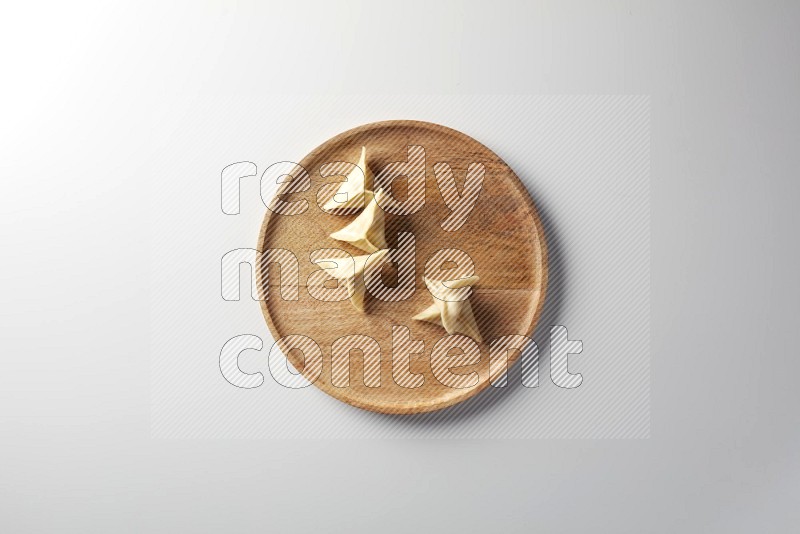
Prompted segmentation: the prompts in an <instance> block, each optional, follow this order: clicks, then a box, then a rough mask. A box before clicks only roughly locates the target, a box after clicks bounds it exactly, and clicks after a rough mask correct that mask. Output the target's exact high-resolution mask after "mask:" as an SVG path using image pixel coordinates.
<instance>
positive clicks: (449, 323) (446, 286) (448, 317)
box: [414, 276, 483, 342]
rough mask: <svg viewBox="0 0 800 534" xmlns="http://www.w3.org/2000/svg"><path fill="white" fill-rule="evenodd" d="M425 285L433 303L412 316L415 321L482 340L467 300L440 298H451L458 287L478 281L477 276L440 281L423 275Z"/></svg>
mask: <svg viewBox="0 0 800 534" xmlns="http://www.w3.org/2000/svg"><path fill="white" fill-rule="evenodd" d="M423 280H424V281H425V285H427V286H428V290H429V291H430V292H431V295H432V296H433V304H431V305H430V306H429V307H428V308H426V309H425V310H423V311H422V312H420V313H418V314H417V315H415V316H414V320H415V321H426V322H428V323H433V324H436V325H439V326H441V327H443V328H444V329H445V330H446V331H447V333H448V334H464V335H466V336H469V337H471V338H472V339H474V340H475V341H478V342H480V341H483V339H482V338H481V333H480V331H479V330H478V324H477V323H476V322H475V316H474V315H473V313H472V306H471V305H470V303H469V299H467V300H459V301H450V300H440V299H439V298H437V295H439V296H441V297H442V298H453V297H455V296H456V294H457V291H456V290H458V289H461V288H464V287H468V286H472V285H474V284H475V283H476V282H477V281H478V277H477V276H470V277H467V278H462V279H460V280H450V281H444V282H443V283H440V282H438V281H433V280H428V279H427V278H424V277H423Z"/></svg>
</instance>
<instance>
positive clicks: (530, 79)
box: [0, 2, 800, 533]
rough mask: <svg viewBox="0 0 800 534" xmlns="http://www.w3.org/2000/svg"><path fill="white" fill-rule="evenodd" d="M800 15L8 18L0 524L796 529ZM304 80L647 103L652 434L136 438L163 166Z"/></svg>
mask: <svg viewBox="0 0 800 534" xmlns="http://www.w3.org/2000/svg"><path fill="white" fill-rule="evenodd" d="M19 5H21V4H19ZM799 10H800V8H799V7H798V5H797V4H796V3H789V2H758V3H756V2H752V3H742V2H736V3H730V2H725V3H722V2H663V3H659V4H655V3H644V2H613V3H611V2H553V3H547V4H545V3H530V4H527V3H526V4H522V3H519V4H507V3H503V2H490V3H485V4H467V3H453V2H447V3H444V2H443V3H437V4H436V5H431V3H427V2H426V3H414V2H403V3H397V2H394V3H381V4H376V3H367V2H364V3H357V2H350V3H347V4H344V3H333V2H326V3H324V4H322V3H320V4H300V3H295V2H284V3H281V4H275V5H272V4H267V3H263V4H262V5H260V6H258V7H256V6H252V5H245V4H238V5H237V4H233V3H229V4H226V5H225V6H217V7H212V6H210V5H209V4H207V3H192V4H189V3H187V4H184V5H181V4H173V5H172V6H171V7H167V6H164V5H161V4H151V5H148V4H144V3H133V2H132V3H130V4H128V5H112V4H97V5H82V6H78V5H74V4H63V5H61V4H59V5H56V4H53V5H46V4H44V5H40V4H36V5H30V6H28V7H25V8H22V7H18V5H17V4H15V5H13V6H11V7H6V8H5V9H4V12H3V15H2V17H0V45H1V46H0V50H2V57H3V63H2V65H3V77H2V85H0V91H2V100H1V102H2V104H1V105H2V115H1V116H0V125H2V126H0V132H2V142H3V145H2V146H3V149H2V152H0V154H2V156H0V158H1V159H0V161H2V163H1V164H2V172H3V178H2V180H3V184H4V186H5V187H4V188H3V194H2V195H0V202H1V203H2V210H0V213H2V215H1V216H2V224H0V228H2V230H0V231H1V232H2V236H3V243H4V245H5V249H6V251H7V252H6V254H5V256H4V258H3V259H4V262H3V264H2V267H0V275H1V276H2V278H0V280H2V289H3V296H4V306H3V321H2V322H1V323H0V332H2V341H3V352H2V354H3V371H2V373H0V525H2V530H4V531H9V532H35V531H54V530H58V531H68V532H94V531H103V532H107V531H115V532H142V531H148V532H150V531H164V532H167V531H193V532H212V531H221V530H224V531H236V532H247V531H255V530H259V531H264V530H267V531H270V532H272V531H280V530H284V531H296V532H311V531H314V532H317V531H320V530H324V531H334V532H335V531H342V530H353V531H385V532H402V531H408V530H411V531H420V530H421V531H427V530H432V529H434V528H441V529H447V530H459V529H461V530H469V531H478V530H488V529H491V530H496V531H507V532H514V531H520V532H522V531H525V532H529V531H531V530H534V529H536V530H542V531H545V532H556V531H557V532H584V531H587V530H589V529H592V530H599V531H602V532H637V533H638V532H676V531H680V532H751V531H765V532H787V531H791V530H793V529H794V528H795V525H796V523H797V520H798V519H799V518H798V511H797V496H798V494H800V465H799V464H800V459H799V458H798V455H797V450H798V445H800V420H799V419H800V418H799V417H798V408H797V406H798V401H799V400H800V398H799V397H800V394H799V393H798V390H797V387H796V384H795V374H796V373H797V371H798V368H799V367H800V363H798V359H797V355H796V347H795V344H794V338H795V335H796V331H797V327H798V322H799V321H798V319H800V317H798V313H799V312H798V306H797V302H798V299H799V298H800V284H799V283H798V278H797V261H798V240H797V236H796V229H797V227H798V218H797V215H796V203H797V199H798V193H800V191H798V185H797V184H798V182H797V169H798V168H799V167H800V165H799V164H800V155H798V154H799V153H798V150H797V146H798V141H800V130H798V126H797V125H798V120H799V119H800V106H799V105H798V102H797V95H798V94H800V81H799V80H800V64H798V62H797V60H796V50H797V49H798V44H799V43H798V40H799V39H798V32H797V26H798V22H799V21H800V13H799V12H798V11H799ZM293 93H305V94H344V93H361V94H370V95H376V94H380V95H392V94H404V95H410V94H427V95H436V94H483V93H510V94H568V93H578V94H597V93H609V94H649V95H651V101H650V102H651V113H652V114H651V133H652V137H651V142H652V144H651V177H652V190H651V193H652V214H651V216H652V219H651V220H652V270H651V275H652V301H651V302H652V397H651V400H652V406H651V408H652V412H651V413H652V420H651V432H650V435H651V438H650V439H649V440H627V441H625V440H623V441H620V440H582V441H568V440H563V441H557V440H540V441H537V440H532V441H531V440H529V441H386V442H381V441H374V440H372V441H366V442H359V441H270V440H252V441H248V440H217V441H210V440H209V441H203V440H154V439H151V434H150V428H151V417H150V403H151V395H150V394H151V391H150V343H149V336H148V332H149V328H150V316H149V310H150V308H149V305H150V302H151V299H152V296H153V295H152V294H151V291H152V289H151V285H150V257H149V254H150V235H151V234H150V231H151V226H156V227H157V226H158V224H159V218H158V214H157V213H152V211H151V202H150V197H149V195H150V194H151V193H152V191H154V190H158V187H159V184H160V183H163V182H166V181H169V180H170V179H171V178H172V177H171V176H169V175H160V174H153V172H152V169H153V168H154V165H153V162H157V161H164V160H165V158H166V159H169V158H174V161H175V162H177V163H175V165H176V166H178V165H179V164H180V163H181V162H186V169H187V172H194V169H195V166H194V165H192V164H191V159H192V158H193V157H194V156H197V157H199V155H201V154H206V153H214V151H215V150H216V146H217V144H216V143H215V140H219V141H220V142H221V141H222V140H224V139H226V138H229V137H230V136H231V135H234V134H232V133H231V132H234V131H235V132H236V133H235V135H236V137H237V138H241V139H249V140H250V144H248V143H242V145H241V147H240V151H241V154H243V155H244V158H250V157H251V155H252V154H256V156H255V157H259V156H258V153H259V150H260V148H259V147H258V141H259V137H260V135H261V132H263V131H264V130H266V129H268V128H270V124H268V123H265V120H267V119H265V118H264V117H263V116H259V115H258V114H254V113H253V109H255V107H256V106H255V104H256V103H263V102H268V101H269V99H270V95H272V94H293ZM354 122H358V121H354ZM220 126H221V127H220ZM348 126H349V125H348ZM209 127H213V128H214V129H213V130H209V129H207V128H209ZM341 129H343V128H341V127H339V126H331V131H330V132H318V133H317V132H315V135H317V134H318V135H319V136H320V138H322V139H324V138H326V137H327V136H328V135H329V134H333V133H336V132H337V131H339V130H341ZM470 133H473V134H474V135H475V136H476V137H479V138H480V135H479V133H476V132H470ZM198 140H202V142H198ZM220 158H224V159H226V161H225V163H229V162H230V161H227V159H228V155H227V154H221V155H220ZM170 168H172V166H170ZM215 178H216V177H215ZM206 179H207V177H206V176H205V175H202V176H200V175H198V176H197V180H198V182H202V181H204V180H206ZM193 191H194V190H187V192H186V194H187V195H192V194H193ZM201 209H204V208H203V207H202V206H198V210H201ZM164 231H173V229H171V228H165V229H164ZM174 276H175V277H176V279H180V277H181V272H180V271H179V270H176V272H175V274H174Z"/></svg>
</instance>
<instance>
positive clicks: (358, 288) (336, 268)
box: [314, 249, 388, 312]
mask: <svg viewBox="0 0 800 534" xmlns="http://www.w3.org/2000/svg"><path fill="white" fill-rule="evenodd" d="M387 252H388V250H386V249H384V250H379V251H378V252H375V253H374V254H364V255H363V256H353V261H354V262H355V269H351V268H350V266H351V265H352V264H351V263H350V262H349V261H342V260H343V258H324V259H320V260H315V261H314V263H316V264H317V265H319V266H320V267H322V268H323V269H325V271H326V273H327V274H328V276H330V277H331V278H335V279H337V280H339V282H340V283H344V284H345V287H347V293H348V294H349V295H350V303H351V304H352V305H353V306H354V307H355V309H357V310H358V311H360V312H363V311H364V294H365V292H366V286H365V285H364V269H365V268H366V266H367V260H368V259H369V258H370V257H373V258H374V259H373V261H378V260H380V259H381V258H382V257H383V255H384V254H386V253H387Z"/></svg>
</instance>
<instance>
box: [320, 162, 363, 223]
mask: <svg viewBox="0 0 800 534" xmlns="http://www.w3.org/2000/svg"><path fill="white" fill-rule="evenodd" d="M356 166H357V167H358V168H357V169H356V168H354V169H353V170H352V171H350V173H349V174H348V175H347V181H346V182H342V185H341V186H339V190H338V191H336V194H335V195H333V196H332V197H331V198H330V199H329V200H328V201H327V202H326V203H325V205H324V206H322V209H323V210H326V211H328V210H343V209H349V208H363V207H364V206H366V205H367V203H368V202H369V201H370V200H372V191H370V189H371V188H372V181H373V175H372V171H371V170H370V168H369V166H368V165H367V147H363V146H362V147H361V157H360V158H359V159H358V163H356Z"/></svg>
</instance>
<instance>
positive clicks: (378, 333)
mask: <svg viewBox="0 0 800 534" xmlns="http://www.w3.org/2000/svg"><path fill="white" fill-rule="evenodd" d="M408 145H421V146H423V147H424V148H425V152H426V161H425V166H426V199H425V206H424V208H422V210H420V211H419V212H417V213H415V214H413V215H407V216H398V215H392V214H389V213H387V214H386V240H387V243H388V244H389V246H390V247H393V246H394V245H395V244H396V240H397V233H398V232H400V231H406V232H412V233H413V234H414V235H415V237H416V291H415V292H414V295H413V296H412V297H411V298H410V299H408V300H405V301H402V302H383V301H380V300H377V299H374V298H371V297H370V296H369V295H368V296H367V309H366V311H367V313H365V314H361V313H359V312H357V311H356V310H355V309H354V308H353V307H352V306H351V305H350V303H349V302H348V301H342V302H323V301H319V300H316V299H314V298H313V297H311V296H310V295H309V294H308V291H306V289H305V288H304V287H301V290H300V298H299V300H297V301H286V300H283V299H281V298H280V294H279V288H278V287H277V285H278V283H279V282H278V277H277V276H270V277H269V283H268V284H266V283H264V282H263V281H260V283H259V290H260V292H261V295H262V296H261V298H262V299H263V300H262V301H261V307H262V311H263V313H264V317H265V319H266V321H267V325H268V326H269V329H270V331H271V333H272V335H273V336H274V337H275V339H279V338H281V337H283V336H286V335H289V334H302V335H305V336H308V337H310V338H312V339H314V340H315V341H316V342H317V344H318V345H319V346H320V348H321V349H322V354H323V371H322V375H321V377H320V378H319V379H318V380H316V382H315V383H314V385H315V386H317V387H318V388H320V389H321V390H322V391H324V392H326V393H328V394H329V395H332V396H333V397H335V398H337V399H339V400H341V401H344V402H346V403H348V404H351V405H353V406H357V407H359V408H364V409H368V410H373V411H377V412H382V413H394V414H411V413H419V412H426V411H432V410H437V409H441V408H445V407H447V406H452V405H453V404H456V403H458V402H461V401H463V400H466V399H468V398H469V397H472V396H473V395H475V394H477V393H478V392H479V391H481V390H483V389H485V388H486V387H487V386H489V345H488V342H489V341H491V340H492V339H495V338H497V337H500V336H503V335H508V334H521V335H526V336H530V335H531V334H532V332H533V329H534V328H535V326H536V322H537V320H538V318H539V314H540V312H541V308H542V305H543V302H544V295H545V288H546V285H547V253H546V247H545V239H544V231H543V228H542V225H541V222H540V220H539V217H538V215H537V213H536V209H535V207H534V204H533V201H532V199H531V198H530V195H529V194H528V192H527V191H526V189H525V188H524V186H523V185H522V183H521V182H520V180H519V179H518V178H517V176H516V175H515V174H514V172H513V171H512V170H511V169H510V168H509V167H508V165H506V164H505V163H504V162H503V161H502V160H501V159H500V158H499V157H498V156H497V155H495V154H494V153H493V152H492V151H490V150H489V149H488V148H486V147H485V146H483V145H482V144H480V143H479V142H477V141H476V140H474V139H472V138H471V137H469V136H467V135H465V134H462V133H460V132H458V131H455V130H452V129H450V128H446V127H444V126H440V125H436V124H431V123H425V122H417V121H385V122H378V123H372V124H366V125H363V126H359V127H357V128H355V129H352V130H349V131H347V132H344V133H342V134H340V135H338V136H336V137H334V138H332V139H330V140H328V141H326V142H325V143H324V144H322V145H321V146H319V147H318V148H316V149H315V150H314V151H313V152H311V153H310V154H309V155H307V156H306V157H305V158H303V159H302V160H301V161H300V164H301V165H302V166H303V167H304V168H305V169H306V170H307V171H308V173H309V175H310V176H311V180H312V186H311V189H310V190H308V191H305V192H302V193H294V194H292V195H291V197H290V198H287V200H298V199H307V200H308V202H309V208H308V210H306V211H305V212H304V213H302V214H299V215H293V216H286V215H276V214H273V213H272V212H270V211H269V210H267V214H266V216H265V218H264V222H263V224H262V227H261V234H260V236H259V240H258V246H257V248H258V249H259V250H262V251H263V250H266V249H274V248H283V249H287V250H290V251H292V252H293V253H294V254H295V255H296V256H297V258H298V260H299V263H300V284H301V286H305V284H306V280H307V279H308V276H309V274H311V272H313V271H316V270H318V269H319V267H318V266H317V265H315V264H313V263H312V262H311V261H310V260H309V254H310V253H311V251H313V250H316V249H320V248H341V249H343V250H346V251H348V252H350V253H351V254H353V255H360V254H364V252H363V251H360V250H358V249H356V248H354V247H351V246H350V245H349V244H346V243H342V242H340V241H336V240H334V239H332V238H331V237H329V234H330V233H331V232H333V231H335V230H338V229H340V228H342V227H343V226H344V225H345V224H347V223H348V222H350V221H351V220H352V219H353V218H354V217H355V215H344V216H343V215H330V214H327V213H325V212H323V211H322V210H320V209H319V207H318V206H317V204H316V196H317V191H318V190H319V188H320V186H322V185H323V184H325V183H331V182H336V181H341V180H342V178H337V177H330V178H327V179H323V178H321V176H320V173H319V168H320V166H321V165H322V164H324V163H328V162H333V161H350V162H353V163H355V162H356V161H357V160H358V156H359V153H360V150H361V147H362V146H366V147H367V157H368V164H369V166H370V168H371V169H372V170H373V172H375V173H376V174H377V173H378V171H379V170H380V169H382V168H384V167H385V166H386V165H387V164H389V163H391V162H395V161H405V160H406V157H407V147H408ZM438 162H447V163H449V164H450V166H451V167H452V169H453V173H454V175H455V177H456V183H457V184H458V187H459V188H461V187H463V183H464V178H465V176H466V171H467V167H468V166H469V164H470V163H473V162H478V163H482V164H484V165H485V168H486V176H485V179H484V184H483V190H482V192H481V196H480V198H479V199H478V201H477V203H476V206H475V208H474V210H473V212H472V214H471V215H470V217H469V219H468V220H467V222H466V223H465V224H464V226H462V227H461V228H460V229H459V230H457V231H455V232H447V231H445V230H443V229H442V227H441V223H442V221H444V220H445V218H446V217H447V215H448V214H449V213H450V211H449V209H448V208H447V206H446V205H445V203H444V201H443V199H442V196H441V194H440V192H439V189H438V185H437V182H436V178H435V175H434V172H433V166H434V164H436V163H438ZM398 196H399V197H401V198H402V194H398ZM443 248H459V249H461V250H463V251H465V252H467V254H469V255H470V257H471V258H472V259H473V261H474V263H475V274H477V275H478V276H479V277H480V281H479V282H478V284H477V285H476V286H475V287H474V291H473V295H472V297H471V303H472V306H473V308H474V310H475V316H476V319H477V321H478V326H479V328H480V330H481V333H482V334H483V337H484V340H485V342H484V343H481V344H480V347H481V360H480V363H478V364H477V365H471V366H466V367H461V368H459V369H457V370H454V372H456V373H459V374H464V373H469V372H473V371H476V370H477V372H478V374H479V381H478V384H477V385H476V386H474V387H470V388H465V389H453V388H449V387H446V386H444V385H442V384H440V383H439V381H438V380H437V379H436V377H435V376H434V375H433V373H432V371H431V368H430V354H431V349H432V348H433V346H434V344H435V343H436V342H437V341H439V340H440V339H441V338H442V337H444V336H445V335H446V332H445V331H444V330H443V329H442V328H440V327H437V326H434V325H432V324H428V323H423V322H418V321H412V320H411V317H412V316H413V315H415V314H416V313H419V312H420V311H421V310H423V309H425V308H426V307H428V306H429V305H430V304H431V303H432V297H431V295H430V293H429V292H428V290H427V289H426V288H425V285H424V283H423V281H422V275H423V273H424V267H425V262H426V261H427V259H428V258H429V257H430V256H431V255H432V254H433V253H434V252H436V251H437V250H440V249H443ZM262 269H263V266H262V265H259V266H258V270H259V271H260V272H261V271H262ZM284 283H285V280H284ZM393 325H403V326H406V327H408V328H409V329H410V331H411V335H412V338H413V339H414V340H423V341H424V343H425V351H424V352H423V353H422V354H418V355H415V356H413V357H412V361H411V370H412V372H415V373H422V374H423V376H424V379H425V382H424V385H423V386H421V387H419V388H413V389H410V388H404V387H401V386H399V385H397V384H396V383H395V382H394V381H393V380H392V361H391V360H392V358H391V357H392V354H391V351H392V326H393ZM352 334H363V335H368V336H370V337H372V338H373V339H375V340H376V341H377V342H378V343H379V344H380V347H381V359H382V361H381V386H380V387H378V388H369V387H367V386H365V385H364V383H363V362H362V355H361V353H360V351H353V352H352V353H351V355H350V356H351V360H350V385H349V386H348V387H344V388H340V387H335V386H334V385H333V384H331V344H332V343H333V341H334V340H336V339H338V338H340V337H343V336H346V335H352ZM517 356H518V353H517V354H511V355H510V358H509V365H511V363H513V361H514V360H515V359H516V358H517ZM287 357H288V359H289V361H290V362H291V363H292V365H293V366H294V367H295V368H296V369H298V370H300V371H301V372H302V370H303V368H304V364H303V358H302V355H301V354H300V353H299V351H294V350H293V351H290V353H289V354H288V355H287Z"/></svg>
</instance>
